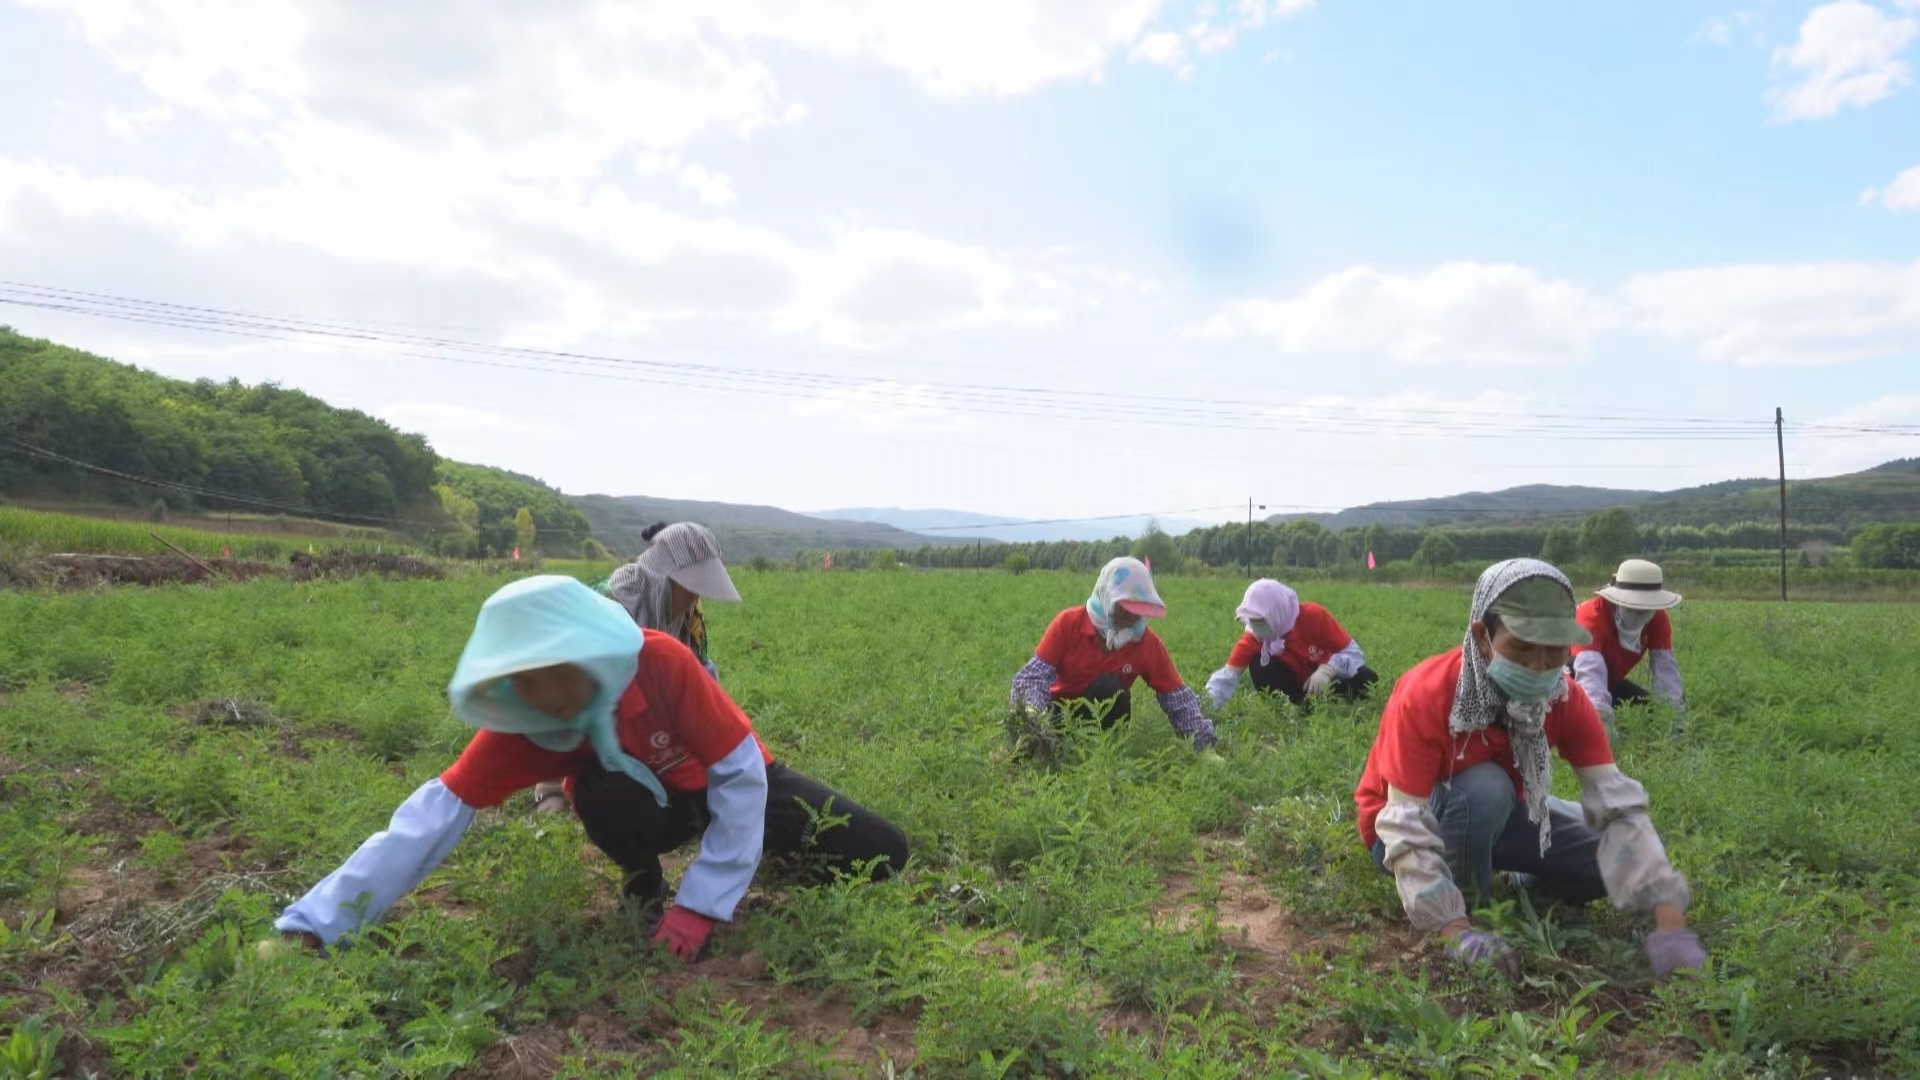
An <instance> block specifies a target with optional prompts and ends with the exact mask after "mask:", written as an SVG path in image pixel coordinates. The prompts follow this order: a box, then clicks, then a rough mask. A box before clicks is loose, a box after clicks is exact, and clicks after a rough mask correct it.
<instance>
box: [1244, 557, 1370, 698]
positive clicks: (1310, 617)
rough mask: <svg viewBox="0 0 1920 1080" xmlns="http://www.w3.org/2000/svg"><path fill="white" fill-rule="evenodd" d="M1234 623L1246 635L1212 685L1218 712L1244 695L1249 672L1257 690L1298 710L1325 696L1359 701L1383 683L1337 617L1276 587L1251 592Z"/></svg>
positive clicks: (1266, 581)
mask: <svg viewBox="0 0 1920 1080" xmlns="http://www.w3.org/2000/svg"><path fill="white" fill-rule="evenodd" d="M1233 617H1234V618H1236V619H1239V620H1240V622H1241V623H1242V624H1244V625H1245V626H1246V633H1244V634H1242V635H1240V640H1239V641H1238V642H1237V643H1236V644H1235V645H1234V646H1233V652H1232V653H1231V654H1229V655H1228V656H1227V666H1226V667H1223V668H1221V669H1220V670H1219V671H1216V672H1214V673H1213V677H1212V678H1210V679H1208V680H1207V695H1208V697H1210V698H1212V700H1213V707H1214V708H1216V709H1217V708H1219V707H1220V706H1222V705H1225V704H1226V703H1227V699H1228V698H1231V697H1232V696H1233V693H1234V691H1235V690H1237V689H1239V687H1240V676H1241V675H1243V674H1245V673H1247V672H1248V671H1251V672H1253V685H1254V688H1255V689H1257V690H1265V691H1267V692H1269V693H1275V692H1277V693H1282V694H1285V695H1287V698H1288V700H1290V701H1292V702H1293V703H1294V704H1295V705H1304V704H1306V701H1307V699H1308V698H1309V697H1317V696H1319V695H1321V694H1326V693H1332V694H1334V695H1336V696H1338V697H1340V698H1342V699H1344V700H1346V701H1357V700H1359V699H1360V698H1363V697H1365V696H1366V695H1367V692H1368V691H1369V690H1371V689H1372V688H1373V684H1374V683H1377V682H1379V681H1380V676H1379V675H1377V674H1375V673H1374V670H1373V669H1372V668H1370V667H1368V666H1367V656H1366V654H1365V653H1363V652H1361V651H1360V643H1359V642H1357V641H1355V640H1353V635H1352V634H1349V633H1347V632H1346V630H1344V629H1343V628H1342V627H1341V626H1340V623H1339V620H1337V619H1335V618H1334V617H1333V615H1332V613H1330V612H1329V611H1327V609H1326V608H1323V607H1321V606H1320V605H1319V604H1315V603H1311V602H1303V601H1302V600H1301V599H1300V597H1299V595H1298V594H1297V593H1295V592H1294V591H1293V590H1292V589H1289V588H1287V587H1286V586H1285V585H1282V584H1280V583H1279V582H1277V581H1274V580H1272V579H1270V578H1261V579H1260V580H1259V581H1256V582H1254V583H1253V584H1251V585H1249V586H1247V594H1246V596H1245V597H1244V598H1242V599H1241V601H1240V606H1239V607H1238V608H1237V609H1235V610H1234V613H1233Z"/></svg>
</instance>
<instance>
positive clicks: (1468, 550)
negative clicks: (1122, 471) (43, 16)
mask: <svg viewBox="0 0 1920 1080" xmlns="http://www.w3.org/2000/svg"><path fill="white" fill-rule="evenodd" d="M1850 541H1851V542H1852V543H1853V552H1854V563H1855V565H1858V566H1861V567H1866V568H1890V569H1899V568H1914V569H1920V525H1874V526H1868V527H1867V528H1865V529H1862V530H1859V531H1858V532H1857V534H1851V535H1850V532H1849V530H1847V529H1844V528H1841V527H1839V526H1832V525H1814V524H1803V523H1802V524H1790V525H1789V527H1788V529H1787V542H1788V544H1789V545H1790V546H1791V547H1793V548H1796V549H1798V550H1799V551H1800V552H1801V556H1800V557H1801V559H1802V561H1806V560H1808V559H1824V558H1825V557H1827V553H1828V552H1829V551H1831V550H1832V549H1835V548H1839V547H1842V546H1843V545H1847V544H1848V543H1849V542H1850ZM1779 543H1780V526H1779V524H1778V523H1777V522H1775V523H1771V524H1769V523H1766V522H1734V523H1729V524H1710V525H1670V524H1658V525H1657V524H1642V523H1640V522H1637V521H1636V520H1635V518H1634V515H1633V512H1632V511H1631V510H1628V509H1625V508H1614V509H1609V510H1601V511H1597V512H1595V513H1592V514H1588V515H1586V517H1585V518H1583V519H1582V520H1581V521H1579V522H1578V523H1577V524H1569V525H1558V526H1511V527H1487V528H1458V527H1434V528H1430V529H1417V528H1405V527H1396V526H1386V525H1368V526H1364V527H1361V528H1354V529H1340V530H1335V529H1329V528H1327V527H1326V526H1324V525H1322V524H1320V523H1319V522H1317V521H1313V520H1309V519H1298V520H1293V521H1281V522H1268V521H1256V522H1254V523H1253V524H1252V525H1251V526H1249V525H1246V524H1229V525H1216V526H1212V527H1209V528H1202V529H1195V530H1193V531H1192V532H1189V533H1186V534H1184V535H1182V536H1177V537H1176V536H1169V535H1167V534H1166V533H1165V532H1162V531H1161V530H1160V529H1159V528H1158V527H1156V526H1154V525H1152V524H1149V526H1148V527H1147V529H1146V531H1145V532H1144V533H1143V534H1142V535H1140V536H1138V537H1127V536H1116V537H1114V538H1112V539H1110V540H1096V541H1084V540H1060V541H1048V542H1039V543H1034V542H1025V543H1014V542H1007V541H993V540H982V541H980V542H979V543H977V544H970V545H952V546H944V545H943V546H939V547H922V548H916V549H912V550H909V551H895V550H891V549H878V550H866V551H862V550H853V551H844V550H840V551H833V552H831V553H830V554H831V555H832V559H833V565H834V567H835V568H837V569H852V570H861V569H881V568H893V567H897V566H908V567H914V568H921V569H942V568H946V569H958V568H972V569H980V568H989V567H1005V568H1007V569H1011V570H1015V571H1024V570H1028V569H1033V570H1078V571H1088V570H1094V569H1098V568H1099V567H1100V566H1101V565H1103V564H1105V563H1106V562H1107V561H1108V560H1109V559H1112V558H1114V557H1116V556H1120V555H1133V556H1136V557H1142V558H1147V559H1150V560H1151V561H1152V563H1153V565H1154V567H1155V568H1156V569H1160V568H1162V567H1169V568H1172V569H1173V570H1174V571H1175V572H1179V571H1181V570H1183V569H1189V568H1191V569H1202V568H1230V567H1233V566H1247V567H1249V568H1252V569H1262V568H1265V569H1272V568H1284V567H1305V568H1317V569H1340V568H1351V567H1358V566H1364V565H1365V564H1366V561H1367V557H1368V555H1369V554H1371V555H1372V556H1373V558H1374V560H1375V561H1376V562H1377V563H1379V564H1382V565H1384V564H1387V563H1396V562H1407V563H1412V564H1414V565H1415V566H1420V567H1429V568H1439V567H1444V566H1451V565H1453V564H1455V563H1458V562H1479V563H1485V562H1495V561H1498V560H1500V559H1507V558H1514V557H1518V556H1533V557H1537V558H1542V559H1545V560H1547V561H1548V562H1551V563H1555V564H1557V565H1574V564H1591V565H1598V566H1605V565H1609V564H1613V563H1617V562H1619V561H1620V560H1621V559H1624V558H1627V557H1629V556H1643V557H1648V558H1656V559H1657V558H1660V557H1661V556H1663V555H1667V554H1676V553H1696V552H1699V553H1704V552H1724V551H1754V552H1765V551H1772V550H1775V549H1777V548H1778V546H1779ZM828 554H829V553H828V552H822V551H803V552H797V553H796V555H795V562H796V565H799V566H802V567H813V566H819V565H822V564H823V562H824V560H825V557H826V555H828Z"/></svg>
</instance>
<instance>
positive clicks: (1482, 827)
mask: <svg viewBox="0 0 1920 1080" xmlns="http://www.w3.org/2000/svg"><path fill="white" fill-rule="evenodd" d="M1586 641H1587V633H1586V631H1585V630H1583V629H1581V628H1580V624H1579V623H1578V622H1577V621H1575V619H1574V608H1573V588H1572V586H1571V585H1569V584H1568V583H1567V579H1566V577H1565V576H1564V575H1562V574H1561V573H1560V571H1558V570H1555V569H1554V568H1553V567H1551V566H1549V565H1547V564H1546V563H1543V562H1541V561H1539V560H1538V559H1509V560H1507V561H1506V562H1502V563H1496V564H1494V565H1493V566H1491V567H1489V568H1488V569H1487V571H1486V572H1485V573H1483V574H1481V575H1480V582H1479V585H1478V586H1477V587H1476V588H1475V589H1474V592H1473V609H1472V613H1471V615H1470V622H1469V623H1468V625H1467V634H1466V638H1465V640H1464V641H1463V643H1462V644H1461V647H1460V648H1459V649H1456V650H1454V651H1452V652H1447V653H1442V654H1441V655H1439V656H1436V657H1433V658H1432V659H1429V660H1426V661H1424V662H1422V663H1421V664H1419V665H1417V666H1416V667H1414V668H1413V670H1411V671H1409V672H1407V673H1406V674H1405V675H1403V676H1401V677H1400V680H1399V681H1398V682H1397V683H1395V684H1394V688H1393V693H1392V695H1391V696H1389V697H1388V699H1387V706H1386V709H1385V711H1384V712H1383V713H1382V714H1381V717H1380V730H1379V733H1378V734H1377V735H1376V736H1375V737H1374V741H1373V749H1372V750H1371V751H1370V752H1369V753H1368V755H1367V765H1366V769H1365V771H1364V772H1363V773H1362V774H1361V776H1360V785H1359V787H1358V788H1357V789H1355V791H1354V803H1355V805H1356V807H1357V808H1358V811H1359V824H1360V838H1361V841H1362V842H1363V843H1365V844H1366V845H1367V847H1368V848H1369V849H1371V850H1372V853H1373V858H1374V862H1375V863H1376V864H1378V865H1379V866H1380V868H1381V869H1382V870H1385V871H1386V872H1388V873H1390V874H1392V875H1393V878H1394V883H1395V885H1396V886H1397V887H1398V889H1399V892H1400V902H1401V905H1402V906H1403V907H1404V908H1405V909H1406V912H1407V917H1408V919H1409V920H1411V921H1412V923H1413V925H1414V926H1416V927H1418V928H1419V929H1421V930H1425V931H1429V932H1436V933H1438V934H1439V935H1440V936H1441V937H1442V938H1444V939H1446V941H1447V947H1448V949H1449V951H1450V952H1451V953H1452V954H1453V955H1454V956H1455V957H1457V958H1459V959H1462V960H1465V961H1469V962H1484V963H1490V964H1493V965H1494V966H1496V967H1497V968H1499V969H1500V970H1501V971H1502V972H1503V973H1505V974H1508V975H1510V976H1512V975H1517V974H1518V973H1519V966H1520V961H1519V956H1518V954H1517V953H1515V952H1514V951H1513V949H1512V947H1511V946H1509V945H1508V944H1507V943H1506V942H1505V941H1503V940H1501V938H1500V937H1499V936H1498V935H1497V934H1493V933H1490V932H1487V931H1482V930H1476V929H1474V927H1473V924H1472V923H1471V922H1470V921H1469V920H1468V917H1467V900H1466V898H1465V897H1464V896H1463V895H1462V890H1463V889H1470V890H1472V893H1473V898H1474V900H1475V902H1477V903H1485V902H1487V901H1488V900H1489V899H1490V898H1491V893H1492V887H1493V875H1494V873H1495V872H1496V871H1508V872H1512V873H1514V874H1516V875H1519V876H1520V877H1521V879H1522V881H1523V882H1524V884H1525V885H1526V887H1528V888H1530V889H1531V890H1532V891H1533V892H1535V893H1536V894H1539V895H1542V896H1544V897H1546V898H1549V899H1556V900H1565V901H1570V902H1573V903H1586V902H1589V901H1592V900H1597V899H1599V898H1600V897H1602V896H1607V897H1611V898H1612V900H1613V903H1614V906H1616V907H1619V908H1622V909H1626V910H1631V911H1648V912H1651V913H1652V915H1653V921H1654V926H1655V930H1654V932H1653V933H1652V934H1650V935H1649V936H1648V937H1647V942H1646V952H1647V959H1648V961H1649V962H1650V963H1651V965H1652V967H1653V972H1654V975H1655V976H1656V977H1658V978H1665V977H1667V976H1668V975H1670V974H1672V973H1673V972H1674V971H1675V970H1678V969H1680V968H1688V967H1698V966H1699V965H1700V964H1702V963H1704V962H1705V961H1706V952H1705V950H1704V949H1702V948H1701V946H1700V939H1699V938H1698V937H1696V936H1695V935H1694V933H1693V931H1691V930H1689V929H1687V924H1686V914H1685V913H1686V908H1687V903H1688V900H1689V894H1688V891H1687V881H1686V879H1685V878H1683V877H1681V876H1680V875H1679V874H1678V873H1676V872H1674V869H1673V867H1672V865H1671V864H1669V863H1668V861H1667V853H1666V849H1665V847H1664V846H1662V844H1661V843H1660V837H1659V834H1657V833H1656V832H1654V829H1653V823H1652V822H1651V820H1649V818H1648V816H1647V792H1646V789H1645V788H1643V787H1641V786H1640V784H1639V782H1638V781H1635V780H1632V779H1630V778H1628V777H1627V776H1626V775H1625V774H1623V773H1621V771H1620V770H1619V769H1618V768H1617V767H1615V765H1614V763H1613V751H1612V749H1611V748H1610V747H1609V745H1608V743H1607V733H1606V731H1605V730H1604V729H1603V728H1602V727H1601V726H1600V718H1599V716H1598V715H1597V714H1595V712H1594V710H1593V705H1592V704H1591V703H1589V702H1588V701H1587V697H1586V695H1585V694H1582V693H1576V692H1574V688H1573V685H1572V683H1571V682H1570V680H1569V679H1568V678H1567V675H1566V673H1565V671H1564V670H1563V669H1564V667H1565V665H1566V662H1567V650H1568V648H1569V647H1570V646H1573V645H1579V644H1584V643H1585V642H1586ZM1552 750H1558V751H1559V753H1560V756H1561V757H1562V758H1564V759H1565V760H1566V762H1567V764H1569V765H1571V766H1573V769H1574V773H1575V775H1576V776H1578V777H1579V779H1580V802H1579V803H1578V804H1575V803H1571V802H1568V801H1566V800H1563V799H1555V798H1553V797H1552V788H1553V762H1552V760H1551V758H1550V757H1549V752H1550V751H1552Z"/></svg>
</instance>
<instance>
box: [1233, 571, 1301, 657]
mask: <svg viewBox="0 0 1920 1080" xmlns="http://www.w3.org/2000/svg"><path fill="white" fill-rule="evenodd" d="M1233 617H1234V618H1236V619H1240V620H1241V621H1243V622H1245V621H1250V620H1253V619H1259V620H1261V621H1262V622H1265V623H1266V624H1267V629H1268V630H1269V631H1271V632H1272V634H1273V636H1272V637H1270V638H1267V639H1266V640H1265V641H1262V642H1261V643H1260V664H1261V666H1263V667H1264V666H1265V665H1266V664H1267V662H1268V661H1269V660H1272V659H1273V658H1274V657H1276V656H1279V655H1280V654H1281V653H1282V652H1285V651H1286V648H1287V633H1288V632H1289V631H1291V630H1292V629H1293V624H1294V623H1297V622H1299V621H1300V594H1298V593H1296V592H1294V591H1293V590H1292V589H1289V588H1287V587H1286V586H1285V585H1282V584H1280V583H1279V582H1277V581H1274V580H1273V579H1271V578H1261V579H1260V580H1259V581H1256V582H1254V583H1253V584H1251V585H1249V586H1247V595H1246V596H1245V597H1243V598H1242V599H1241V601H1240V606H1239V607H1238V608H1236V609H1235V610H1234V613H1233ZM1248 633H1252V628H1248Z"/></svg>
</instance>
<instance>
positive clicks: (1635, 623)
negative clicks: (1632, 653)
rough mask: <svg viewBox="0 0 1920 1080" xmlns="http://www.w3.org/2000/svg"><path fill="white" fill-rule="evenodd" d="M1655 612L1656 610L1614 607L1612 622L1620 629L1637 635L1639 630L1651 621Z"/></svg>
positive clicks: (1643, 628)
mask: <svg viewBox="0 0 1920 1080" xmlns="http://www.w3.org/2000/svg"><path fill="white" fill-rule="evenodd" d="M1656 614H1657V612H1652V611H1640V610H1638V609H1636V608H1614V609H1613V622H1614V625H1615V626H1618V627H1619V628H1620V629H1621V630H1622V631H1624V632H1626V633H1629V634H1632V635H1634V636H1636V637H1638V636H1639V634H1640V631H1642V630H1645V629H1646V628H1647V624H1648V623H1650V622H1652V621H1653V617H1654V615H1656Z"/></svg>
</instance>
